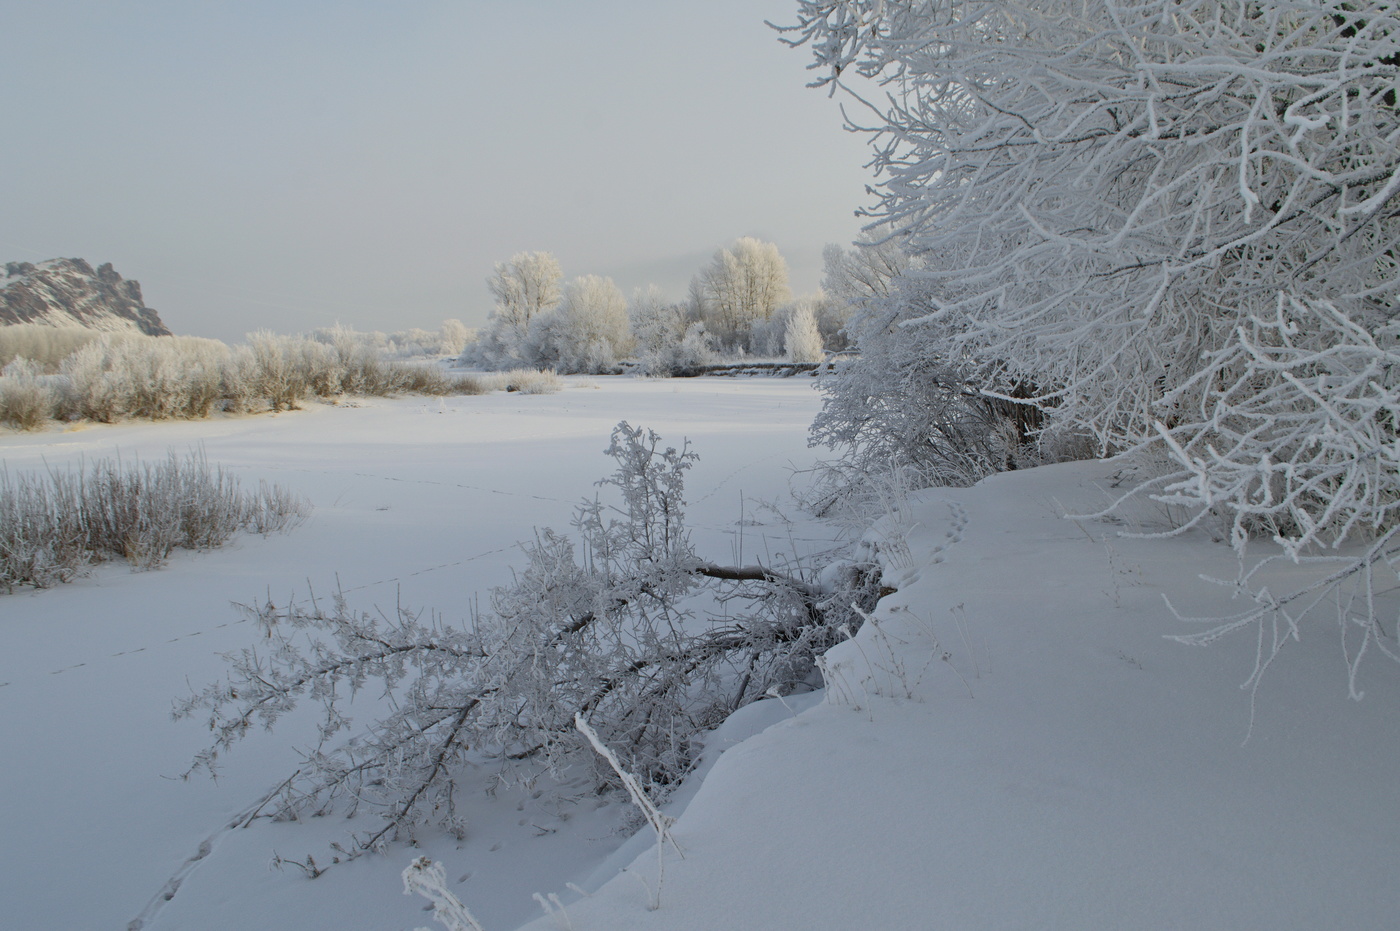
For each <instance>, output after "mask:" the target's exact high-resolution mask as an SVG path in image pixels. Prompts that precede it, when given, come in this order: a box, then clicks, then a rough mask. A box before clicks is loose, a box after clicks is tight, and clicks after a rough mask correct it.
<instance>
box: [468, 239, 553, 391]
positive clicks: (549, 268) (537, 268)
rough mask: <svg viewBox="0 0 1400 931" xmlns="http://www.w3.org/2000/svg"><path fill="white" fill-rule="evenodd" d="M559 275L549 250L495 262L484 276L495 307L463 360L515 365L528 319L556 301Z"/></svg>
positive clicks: (517, 254) (528, 331)
mask: <svg viewBox="0 0 1400 931" xmlns="http://www.w3.org/2000/svg"><path fill="white" fill-rule="evenodd" d="M563 278H564V273H563V271H562V270H561V269H560V267H559V260H558V259H556V258H555V257H554V255H553V254H552V253H549V252H519V253H516V254H515V255H513V256H511V258H510V261H508V262H497V263H496V270H495V272H494V273H493V274H492V275H491V277H490V278H488V279H486V287H487V288H488V289H490V291H491V296H492V297H494V298H495V300H496V306H495V309H494V310H493V311H492V312H491V316H490V318H489V319H488V320H487V323H486V329H485V332H483V333H482V334H481V337H480V339H479V340H478V341H477V342H476V343H474V344H472V345H470V346H468V347H467V351H466V353H465V355H464V356H463V361H464V362H467V363H469V364H476V365H483V366H486V367H489V368H511V367H513V366H516V365H519V364H520V363H521V358H522V351H523V347H524V346H525V343H526V341H527V339H528V338H529V334H530V324H531V321H533V320H534V319H535V318H536V317H538V316H540V315H541V314H543V313H545V312H547V311H549V310H552V309H553V308H554V307H555V306H556V305H557V304H558V303H559V300H560V298H561V296H562V292H561V290H560V282H561V281H562V280H563Z"/></svg>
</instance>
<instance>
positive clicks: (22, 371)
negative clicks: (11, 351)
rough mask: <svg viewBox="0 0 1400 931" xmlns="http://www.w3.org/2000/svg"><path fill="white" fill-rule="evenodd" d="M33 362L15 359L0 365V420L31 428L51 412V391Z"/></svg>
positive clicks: (40, 368) (46, 417)
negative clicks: (3, 365)
mask: <svg viewBox="0 0 1400 931" xmlns="http://www.w3.org/2000/svg"><path fill="white" fill-rule="evenodd" d="M42 372H43V369H42V367H41V366H40V365H39V363H37V362H31V361H29V360H28V359H23V358H20V359H15V360H14V361H13V362H11V363H10V364H9V365H6V366H5V367H4V368H3V369H0V422H3V423H7V424H9V425H10V426H12V427H17V428H19V429H20V430H35V429H38V428H39V427H40V426H41V425H43V423H44V421H46V420H48V419H49V418H50V417H52V416H53V410H54V392H53V387H52V385H51V384H50V382H49V378H48V376H45V375H44V374H42Z"/></svg>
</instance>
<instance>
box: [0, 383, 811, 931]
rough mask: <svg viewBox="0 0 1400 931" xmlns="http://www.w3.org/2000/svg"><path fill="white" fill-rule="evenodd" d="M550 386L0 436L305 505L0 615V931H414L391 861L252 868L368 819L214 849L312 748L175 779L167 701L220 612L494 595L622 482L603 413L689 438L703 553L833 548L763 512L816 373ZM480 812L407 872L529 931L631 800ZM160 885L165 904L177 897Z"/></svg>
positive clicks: (0, 453)
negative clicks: (203, 457) (338, 592)
mask: <svg viewBox="0 0 1400 931" xmlns="http://www.w3.org/2000/svg"><path fill="white" fill-rule="evenodd" d="M567 381H568V386H567V387H566V389H565V390H564V391H563V392H561V393H559V394H554V395H539V396H522V395H519V394H504V393H497V394H493V395H488V396H481V397H466V398H451V399H446V400H443V401H439V400H437V399H422V398H410V399H400V400H389V401H386V400H365V401H359V402H357V403H358V404H359V405H360V406H358V407H326V406H319V405H310V406H308V408H307V409H306V410H304V411H299V412H294V413H290V414H280V415H276V416H271V415H264V416H255V417H239V418H228V419H216V420H210V421H203V422H191V423H185V422H168V423H156V424H150V423H146V424H142V423H133V424H126V425H120V426H114V427H104V426H89V427H85V428H82V429H74V430H71V431H66V432H59V431H57V430H55V431H49V432H44V433H36V434H17V433H6V434H3V435H0V459H3V461H4V465H5V467H6V468H8V469H10V470H11V471H16V470H28V469H37V468H43V467H46V466H62V465H65V464H68V463H75V462H77V461H78V460H80V459H82V458H84V457H85V458H87V459H88V460H91V459H94V458H100V457H104V456H112V455H117V454H120V455H121V456H122V457H124V458H127V459H131V458H134V457H137V456H139V457H141V458H144V459H151V458H163V457H164V456H165V455H166V451H167V450H169V449H172V448H173V449H175V450H176V451H178V452H181V453H183V452H184V451H186V450H188V449H189V448H191V447H192V446H195V445H202V447H203V449H204V450H205V452H206V454H207V456H208V458H209V461H210V462H211V463H214V464H220V465H223V466H224V467H226V468H227V469H229V470H230V471H232V472H233V473H234V474H235V475H237V476H238V477H239V478H240V479H241V480H242V482H243V484H244V487H249V486H253V487H256V484H257V482H258V481H259V480H260V479H262V480H267V481H271V482H277V483H280V484H282V485H284V486H286V487H288V488H291V489H292V490H294V491H296V492H299V493H301V494H304V495H306V496H307V497H308V498H310V500H311V502H312V504H313V505H314V508H315V510H314V512H313V514H312V517H311V519H310V520H309V521H308V522H307V523H306V524H304V525H303V526H301V527H300V528H298V529H296V530H293V531H292V532H290V533H288V534H282V535H275V536H272V537H269V538H266V539H263V538H261V537H256V536H243V537H239V538H236V540H235V541H234V542H233V544H232V545H231V546H229V547H226V548H225V549H222V550H219V551H217V552H212V553H203V554H188V553H184V554H177V555H176V556H175V558H174V559H172V560H171V563H170V564H169V565H168V566H167V567H166V568H164V569H161V570H159V571H156V572H132V571H131V570H130V569H128V568H127V567H126V566H124V565H108V566H105V567H102V568H100V569H99V570H98V571H96V572H95V573H94V574H93V575H92V576H90V577H89V578H86V579H82V580H79V581H78V582H76V583H74V584H71V585H66V586H62V587H59V588H55V589H51V590H48V591H41V592H32V591H28V590H23V591H20V592H17V593H16V594H12V595H0V632H3V644H4V649H3V650H0V748H3V749H0V756H2V757H3V763H2V764H0V798H3V800H4V801H3V804H0V838H2V839H3V850H4V852H3V856H2V857H0V928H5V929H9V928H16V929H19V928H47V927H55V928H56V927H65V928H94V929H96V928H125V927H127V926H128V924H129V923H130V922H132V921H133V919H138V918H139V919H141V920H142V921H143V923H144V926H145V927H147V928H157V929H173V928H185V929H192V931H196V929H219V928H269V929H271V928H293V927H297V928H311V927H339V928H351V927H355V928H367V929H368V928H374V929H394V928H409V927H415V926H417V925H421V924H424V923H430V922H429V921H428V919H427V918H426V917H425V916H423V915H422V912H421V906H422V904H423V902H422V901H421V900H419V901H414V900H413V899H410V898H405V897H404V896H402V895H401V894H400V890H401V888H402V884H401V882H400V880H399V873H400V871H401V870H402V869H403V867H404V865H405V864H406V863H407V862H408V860H409V859H410V858H411V853H412V851H411V850H410V849H408V848H403V849H401V850H398V851H396V853H395V854H394V855H393V856H391V857H388V858H379V857H366V858H363V859H361V860H359V861H357V862H355V863H352V864H348V865H342V866H340V867H337V868H336V869H333V870H330V871H329V872H327V873H326V874H325V875H323V876H322V877H321V878H319V879H317V880H315V881H314V882H310V881H307V880H305V879H303V878H302V876H301V875H300V874H299V873H298V872H297V871H296V870H295V869H294V868H292V869H288V868H284V869H283V870H282V871H281V872H278V871H275V870H274V871H269V869H268V864H269V862H270V861H271V860H272V857H273V852H274V851H276V852H277V853H279V854H280V855H282V856H283V857H287V858H302V857H305V856H306V855H307V854H310V855H312V856H314V857H315V858H316V860H317V862H318V863H325V862H326V861H327V860H329V859H330V857H331V851H330V850H329V847H328V845H329V843H330V842H332V841H334V840H338V839H343V838H344V836H345V834H346V832H347V830H348V829H349V828H350V827H357V826H359V824H358V823H357V824H351V825H347V824H346V823H345V822H344V821H343V820H341V819H326V820H324V821H319V822H316V823H305V824H290V825H289V824H273V823H271V822H268V821H266V820H259V821H257V822H255V823H254V825H253V826H252V827H250V828H248V829H246V830H236V831H228V830H225V829H224V828H225V826H226V825H227V824H229V823H231V822H232V821H233V820H235V819H236V818H237V817H238V815H239V813H240V812H244V811H245V810H246V809H248V808H250V806H252V805H254V804H255V803H256V802H257V801H258V800H259V799H260V798H262V797H263V796H264V795H265V794H266V793H267V792H268V791H269V790H270V789H271V788H273V787H274V786H275V785H276V784H277V783H278V782H279V781H280V780H282V779H283V778H285V777H286V776H287V775H289V774H290V773H291V772H292V771H293V769H295V767H296V764H297V757H296V754H295V752H294V748H295V747H296V746H298V745H305V744H306V743H307V742H308V741H309V740H310V738H311V732H310V731H309V730H307V729H306V728H300V729H298V727H297V725H298V724H305V723H306V722H307V719H305V718H303V719H302V720H300V721H288V722H287V726H286V727H285V728H282V729H279V731H278V732H277V733H276V734H274V735H271V736H268V737H263V736H256V737H253V738H251V739H250V740H248V741H245V745H243V746H240V747H237V748H236V749H235V751H234V752H233V753H232V754H230V755H229V756H228V757H227V760H226V762H227V766H226V768H225V770H224V773H223V775H222V776H221V778H220V780H219V782H218V783H211V782H210V781H209V780H208V779H206V778H204V777H202V776H200V777H195V778H192V779H191V780H190V781H188V782H183V781H180V779H179V776H180V774H181V773H182V772H183V771H185V770H186V769H187V768H188V766H189V763H190V760H191V757H192V755H193V754H194V753H195V752H196V751H197V750H199V749H200V748H201V747H202V746H203V745H204V742H205V733H204V731H203V729H202V727H201V726H200V725H199V723H198V722H195V721H188V720H187V721H180V722H172V721H171V720H170V719H169V713H170V710H171V704H172V700H173V699H175V698H176V697H178V696H182V695H187V694H188V693H189V691H190V690H191V688H192V687H195V688H197V687H200V686H203V685H204V684H206V683H208V682H211V681H214V680H215V679H216V678H218V677H219V676H220V675H221V674H222V672H223V670H224V668H225V667H224V663H223V662H222V661H221V660H220V659H219V658H218V654H219V653H221V652H224V651H229V650H237V649H241V648H243V647H245V646H248V645H250V644H252V643H254V642H255V639H256V630H255V628H254V625H252V624H250V623H247V622H246V621H243V619H242V616H241V615H240V614H239V613H238V611H236V610H235V609H234V608H233V607H232V606H231V603H232V602H242V603H251V602H254V601H257V600H263V599H268V598H270V599H271V600H272V601H273V602H275V603H278V604H283V603H285V601H286V599H288V598H297V599H304V598H305V597H307V593H308V588H311V589H314V591H315V592H316V593H317V595H319V596H327V595H329V594H330V593H331V592H332V591H333V590H334V589H335V588H336V586H337V584H339V585H340V586H341V587H342V588H343V590H344V591H345V592H346V593H347V597H348V598H349V599H350V601H351V603H352V604H353V605H355V606H357V607H361V608H364V609H373V608H374V607H375V606H381V607H383V608H385V609H387V610H393V608H394V605H395V604H396V603H397V602H400V601H401V602H402V603H403V604H404V605H410V606H413V607H415V608H418V607H421V608H423V609H424V610H426V611H436V612H439V613H440V614H441V615H442V616H443V617H444V618H445V619H447V620H449V621H450V620H453V619H460V618H465V617H467V616H469V614H470V611H471V608H472V605H473V601H474V599H475V598H476V596H477V595H478V593H479V594H480V595H481V596H482V598H483V600H484V598H485V595H486V592H487V589H488V588H489V587H490V586H492V585H498V584H503V583H506V582H508V581H509V579H510V572H511V568H512V567H519V566H521V565H522V564H523V559H522V556H521V554H520V552H519V550H518V549H517V548H516V547H515V543H516V542H517V541H519V540H523V539H527V538H528V537H529V536H530V534H531V529H532V528H533V527H535V526H553V527H557V528H559V529H561V530H565V531H567V530H569V519H570V517H571V515H572V510H573V507H574V505H575V504H576V503H577V502H578V501H579V500H580V499H582V498H583V497H585V496H586V495H590V494H592V492H593V490H594V488H593V483H594V482H595V481H597V480H598V479H599V478H601V477H603V476H604V475H606V474H608V473H610V472H612V470H613V469H614V468H615V463H613V461H612V460H610V459H608V458H607V457H606V456H604V455H603V450H604V449H605V448H606V447H607V445H608V436H609V433H610V431H611V430H612V428H613V426H614V425H615V424H616V423H617V422H618V421H619V420H622V419H626V420H628V421H630V422H632V423H633V424H638V425H644V426H647V427H650V428H652V429H654V430H656V431H657V432H658V433H660V434H661V435H662V436H663V437H664V438H665V439H666V440H667V441H668V442H671V443H675V444H677V445H679V443H680V442H681V440H682V439H685V438H689V439H690V440H691V441H692V442H693V443H694V446H695V449H696V450H697V451H698V452H699V453H700V456H701V460H700V462H699V463H697V465H696V466H695V468H694V470H693V471H692V472H691V473H690V475H689V477H688V485H687V490H688V494H689V498H690V500H691V502H692V506H691V522H692V525H693V527H694V533H695V540H696V542H697V545H698V548H699V550H700V551H701V552H702V553H704V554H706V555H709V556H712V557H713V558H715V559H717V560H719V561H724V562H728V561H731V560H732V559H734V558H735V556H736V554H737V553H738V552H739V551H740V550H741V549H742V552H743V554H744V558H746V559H747V558H753V557H758V558H763V559H765V560H777V559H781V558H782V556H781V554H789V555H790V554H791V553H792V552H793V550H794V549H795V548H808V547H818V548H820V547H822V546H825V545H827V543H826V542H823V541H822V540H816V541H812V540H809V539H808V536H809V531H812V530H816V531H818V532H819V534H825V535H826V537H827V539H828V540H829V538H830V531H829V530H828V529H825V528H820V527H817V526H816V525H814V524H812V523H803V522H800V521H799V522H795V523H791V524H788V523H783V522H782V520H781V519H780V518H779V517H778V516H777V515H776V514H775V513H773V512H771V511H769V510H767V509H764V508H763V507H762V506H761V504H760V502H761V501H762V500H765V499H772V500H774V501H778V500H779V499H781V498H783V497H785V496H786V495H787V492H788V482H789V479H790V477H791V472H790V469H789V466H790V464H791V465H797V466H799V467H800V466H802V465H803V464H807V463H810V462H811V461H812V460H813V459H814V458H815V453H814V451H812V450H809V449H807V447H806V427H807V424H808V423H810V421H811V419H812V416H813V414H814V413H815V412H816V410H817V408H818V406H819V403H820V399H819V396H818V395H817V394H816V392H815V391H813V389H812V381H811V379H808V378H800V379H762V380H734V379H694V380H675V381H655V380H643V379H630V378H613V379H596V380H586V379H569V380H567ZM787 511H788V512H790V513H791V512H794V511H795V509H793V508H791V507H790V506H789V507H788V508H787ZM793 516H796V515H795V514H794V515H793ZM362 720H364V719H362ZM478 801H479V803H480V804H479V806H478V807H479V810H478V811H473V812H472V813H471V815H470V818H471V821H472V825H473V828H472V832H471V836H470V837H469V838H468V840H467V841H466V842H465V843H464V844H462V845H461V847H460V849H459V848H458V845H457V843H456V842H455V841H450V840H441V841H439V842H437V843H429V844H428V845H427V846H426V850H425V852H427V853H430V854H431V855H433V856H435V857H437V858H438V859H441V860H445V861H447V862H448V863H449V864H451V866H452V869H453V879H454V880H455V879H457V878H459V877H461V876H463V875H466V874H469V873H470V874H471V879H470V880H468V881H467V882H465V883H463V884H461V885H460V886H459V887H458V888H460V889H464V890H466V892H467V894H469V895H470V896H471V897H472V898H473V899H474V900H475V901H476V902H477V903H478V908H479V911H480V912H481V913H482V918H483V920H487V921H490V922H491V927H492V928H508V927H511V926H513V925H515V924H518V923H519V922H521V921H523V920H525V919H526V918H528V917H530V916H532V915H533V914H535V913H536V912H537V911H538V909H537V906H536V905H535V903H534V902H533V901H532V900H531V898H530V894H531V893H532V892H535V891H542V892H549V891H553V890H555V889H562V888H563V885H564V883H565V882H566V881H569V880H573V879H576V878H578V874H579V873H580V871H587V870H588V869H591V868H592V867H593V866H594V865H596V864H597V863H598V862H599V861H600V860H601V859H602V858H603V857H604V856H606V854H607V853H608V852H610V851H611V850H612V849H613V848H615V847H616V846H617V845H618V844H620V843H621V841H622V840H623V839H624V838H623V837H622V836H620V835H618V834H617V828H618V825H619V823H621V820H622V817H623V815H624V812H623V810H622V809H623V806H618V805H608V806H605V807H604V808H602V809H600V810H596V811H595V805H596V804H597V803H596V801H595V800H593V799H588V800H586V801H581V802H580V803H578V804H576V805H572V806H567V807H566V808H565V810H564V813H565V814H567V815H570V818H569V820H568V821H567V822H561V821H560V819H559V818H558V814H559V812H557V811H555V810H553V808H552V807H550V806H547V805H546V802H547V801H548V796H547V795H545V796H542V797H541V799H539V800H535V799H531V798H529V796H528V794H523V793H522V794H521V795H519V796H516V795H511V794H509V793H508V792H506V791H502V792H501V793H500V795H499V796H498V797H497V799H496V801H495V802H492V801H491V800H490V799H488V798H486V797H485V796H480V797H479V799H478ZM518 805H519V806H521V810H517V806H518ZM546 808H548V810H544V809H546ZM535 823H538V824H539V825H540V827H539V828H538V829H537V828H535V827H534V824H535ZM565 824H567V825H568V826H569V830H559V829H560V828H561V827H562V826H563V825H565ZM541 832H552V833H544V834H543V835H542V836H536V835H537V834H541ZM206 849H207V851H208V853H207V855H205V856H202V857H200V852H201V851H202V850H206ZM195 858H198V859H195ZM172 879H178V880H179V881H180V885H179V889H178V891H176V892H175V894H174V895H173V896H172V897H171V898H169V900H168V901H167V900H166V899H165V898H164V897H163V894H164V893H165V892H167V891H170V887H169V884H170V882H171V880H172Z"/></svg>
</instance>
